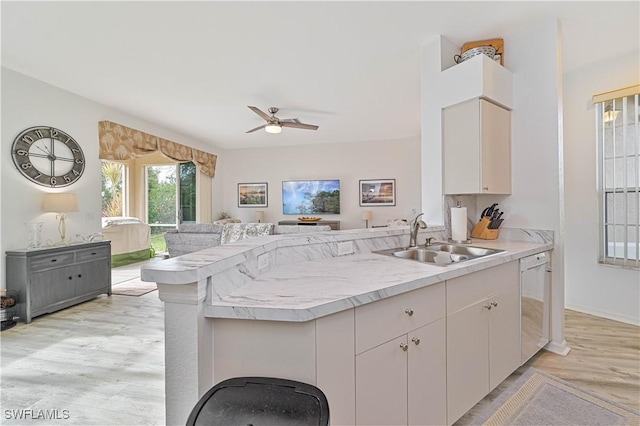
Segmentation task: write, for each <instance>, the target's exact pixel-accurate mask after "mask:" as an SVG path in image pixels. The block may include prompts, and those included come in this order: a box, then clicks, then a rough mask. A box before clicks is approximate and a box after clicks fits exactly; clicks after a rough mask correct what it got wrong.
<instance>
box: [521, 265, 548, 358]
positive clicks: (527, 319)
mask: <svg viewBox="0 0 640 426" xmlns="http://www.w3.org/2000/svg"><path fill="white" fill-rule="evenodd" d="M549 260H550V254H549V252H542V253H538V254H534V255H532V256H528V257H524V258H522V259H520V297H521V298H522V299H521V304H520V306H521V308H520V336H521V339H520V348H521V355H522V356H521V361H522V364H524V363H525V362H527V361H528V360H529V358H531V357H532V356H533V355H535V354H536V353H537V352H538V351H539V350H540V349H542V348H543V347H544V346H545V345H546V344H547V343H548V342H549V308H550V307H549V300H550V293H551V273H550V272H551V269H550V265H549Z"/></svg>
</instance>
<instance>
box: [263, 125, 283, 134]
mask: <svg viewBox="0 0 640 426" xmlns="http://www.w3.org/2000/svg"><path fill="white" fill-rule="evenodd" d="M264 130H265V131H266V132H267V133H280V132H282V127H281V126H280V125H279V124H278V123H269V124H267V125H266V126H265V127H264Z"/></svg>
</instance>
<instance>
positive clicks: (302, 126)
mask: <svg viewBox="0 0 640 426" xmlns="http://www.w3.org/2000/svg"><path fill="white" fill-rule="evenodd" d="M280 125H281V126H282V127H293V128H295V129H306V130H318V126H315V125H313V124H304V123H300V122H295V121H293V122H291V121H284V122H283V121H282V120H281V121H280Z"/></svg>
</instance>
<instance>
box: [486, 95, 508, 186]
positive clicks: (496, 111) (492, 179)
mask: <svg viewBox="0 0 640 426" xmlns="http://www.w3.org/2000/svg"><path fill="white" fill-rule="evenodd" d="M480 122H481V129H480V135H481V140H482V148H481V158H482V160H481V161H482V167H481V171H482V176H481V185H480V192H481V193H483V194H511V143H510V141H511V113H510V112H509V111H507V110H506V109H504V108H501V107H499V106H497V105H494V104H492V103H491V102H487V101H485V100H480Z"/></svg>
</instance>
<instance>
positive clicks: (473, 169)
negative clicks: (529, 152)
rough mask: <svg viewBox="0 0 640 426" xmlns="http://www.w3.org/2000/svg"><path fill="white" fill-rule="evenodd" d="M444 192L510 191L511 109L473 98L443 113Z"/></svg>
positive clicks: (479, 192)
mask: <svg viewBox="0 0 640 426" xmlns="http://www.w3.org/2000/svg"><path fill="white" fill-rule="evenodd" d="M442 120H443V124H442V132H443V170H444V193H445V194H510V193H511V112H510V111H509V110H507V109H504V108H502V107H500V106H498V105H495V104H494V103H492V102H489V101H488V100H486V99H482V98H475V99H471V100H468V101H465V102H462V103H459V104H457V105H453V106H451V107H448V108H445V109H444V111H443V116H442Z"/></svg>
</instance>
